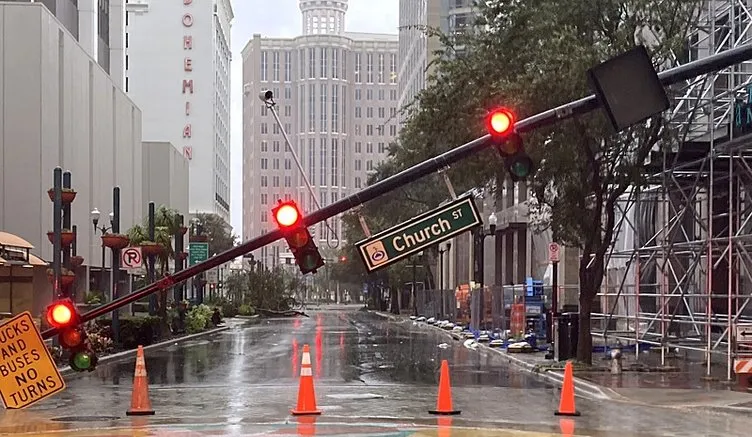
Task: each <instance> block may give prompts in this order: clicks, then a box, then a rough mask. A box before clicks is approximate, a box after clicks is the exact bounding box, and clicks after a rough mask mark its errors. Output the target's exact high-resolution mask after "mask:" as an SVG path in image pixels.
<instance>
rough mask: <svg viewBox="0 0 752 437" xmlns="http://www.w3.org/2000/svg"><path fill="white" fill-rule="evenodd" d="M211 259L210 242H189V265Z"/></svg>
mask: <svg viewBox="0 0 752 437" xmlns="http://www.w3.org/2000/svg"><path fill="white" fill-rule="evenodd" d="M207 259H209V243H188V265H189V266H192V265H194V264H198V263H200V262H203V261H206V260H207Z"/></svg>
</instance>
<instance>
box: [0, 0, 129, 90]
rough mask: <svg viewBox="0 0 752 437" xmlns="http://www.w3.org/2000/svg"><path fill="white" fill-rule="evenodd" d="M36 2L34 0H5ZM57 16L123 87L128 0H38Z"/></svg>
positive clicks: (85, 49)
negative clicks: (126, 6)
mask: <svg viewBox="0 0 752 437" xmlns="http://www.w3.org/2000/svg"><path fill="white" fill-rule="evenodd" d="M6 1H8V2H14V3H34V1H33V0H6ZM36 3H41V4H43V5H44V6H46V7H47V9H48V10H49V11H50V12H51V13H52V15H54V16H55V18H57V19H58V21H59V22H60V23H61V24H62V25H63V27H64V28H65V29H66V30H67V31H68V32H70V34H71V35H72V36H73V38H75V39H76V41H78V43H79V44H81V47H82V48H83V49H84V51H85V52H86V54H87V55H89V56H91V57H92V58H94V59H96V61H97V63H98V64H99V65H100V66H101V67H102V68H103V69H104V71H105V72H107V74H109V75H110V76H111V77H112V82H113V83H114V84H115V85H116V86H118V87H120V88H122V87H123V80H124V77H125V76H124V71H125V66H124V64H125V51H124V37H125V3H126V0H37V1H36Z"/></svg>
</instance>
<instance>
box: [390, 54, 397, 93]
mask: <svg viewBox="0 0 752 437" xmlns="http://www.w3.org/2000/svg"><path fill="white" fill-rule="evenodd" d="M389 57H390V58H391V59H390V60H389V83H391V84H392V85H394V84H396V83H397V55H396V54H394V53H392V54H391V55H390V56H389Z"/></svg>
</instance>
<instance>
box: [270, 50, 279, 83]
mask: <svg viewBox="0 0 752 437" xmlns="http://www.w3.org/2000/svg"><path fill="white" fill-rule="evenodd" d="M272 81H274V82H279V52H277V51H275V52H274V53H272Z"/></svg>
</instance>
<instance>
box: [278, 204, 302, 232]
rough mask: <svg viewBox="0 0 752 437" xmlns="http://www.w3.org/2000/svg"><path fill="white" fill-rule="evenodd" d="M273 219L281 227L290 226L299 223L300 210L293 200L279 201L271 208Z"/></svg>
mask: <svg viewBox="0 0 752 437" xmlns="http://www.w3.org/2000/svg"><path fill="white" fill-rule="evenodd" d="M272 214H274V221H276V222H277V224H278V225H279V226H281V227H283V228H290V227H294V226H297V225H299V224H300V218H301V214H300V210H299V209H298V206H297V205H295V203H294V202H286V203H280V204H279V205H278V206H277V207H275V208H274V209H273V210H272Z"/></svg>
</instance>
